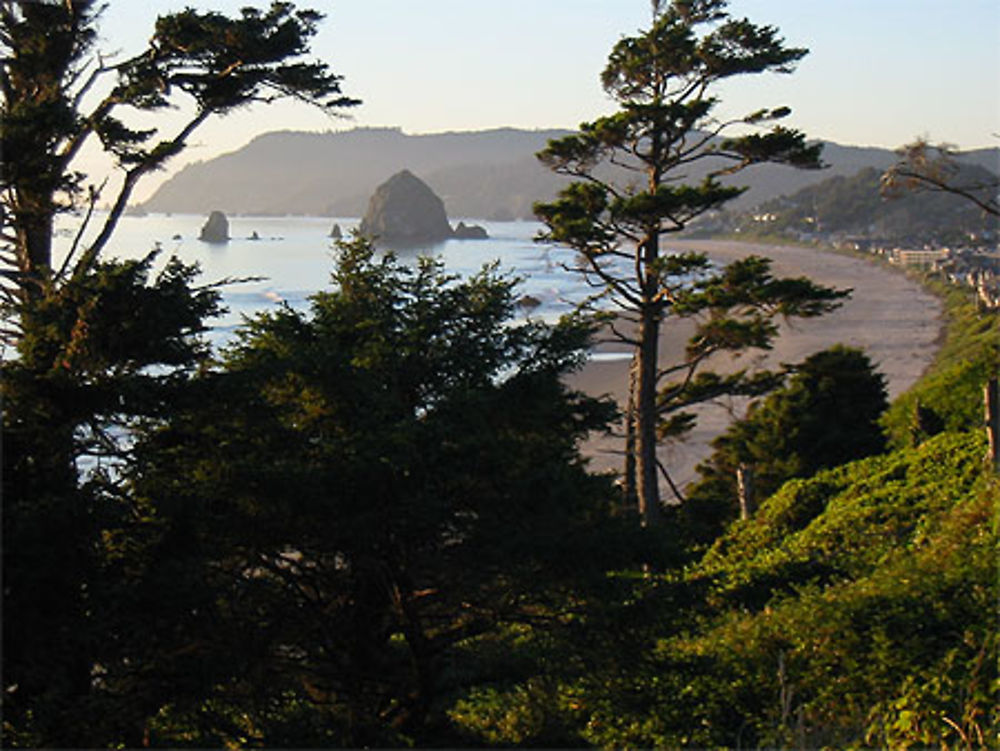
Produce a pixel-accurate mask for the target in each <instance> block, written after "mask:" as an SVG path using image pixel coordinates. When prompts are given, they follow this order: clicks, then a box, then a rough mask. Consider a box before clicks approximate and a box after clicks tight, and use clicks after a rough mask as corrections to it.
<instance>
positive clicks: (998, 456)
mask: <svg viewBox="0 0 1000 751" xmlns="http://www.w3.org/2000/svg"><path fill="white" fill-rule="evenodd" d="M983 392H984V402H985V409H986V439H987V441H988V442H989V444H988V446H989V447H988V449H987V451H988V454H987V460H988V461H989V465H990V468H991V469H992V470H993V472H994V473H996V474H1000V379H998V378H990V379H989V380H988V381H987V382H986V386H985V387H984V389H983Z"/></svg>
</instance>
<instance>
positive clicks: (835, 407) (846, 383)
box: [676, 345, 887, 544]
mask: <svg viewBox="0 0 1000 751" xmlns="http://www.w3.org/2000/svg"><path fill="white" fill-rule="evenodd" d="M790 373H791V375H790V377H789V378H788V381H787V383H786V384H785V385H784V386H782V387H781V388H779V389H777V390H776V391H775V392H773V393H772V394H770V395H769V396H768V397H767V398H766V399H763V400H761V401H759V402H756V403H754V404H751V406H750V409H749V411H748V413H747V415H746V417H744V418H742V419H740V420H737V421H735V422H734V423H733V424H732V425H731V426H730V427H729V428H728V429H727V430H726V431H725V432H724V433H723V434H722V435H720V436H719V437H718V438H716V439H715V440H714V441H713V443H712V445H713V447H714V449H715V450H714V452H713V453H712V455H711V456H710V457H709V458H708V459H707V460H706V461H705V462H703V463H702V464H701V465H700V466H699V473H700V479H699V480H698V481H697V482H696V483H694V485H693V486H692V487H690V488H688V490H687V492H686V493H685V501H684V503H683V504H681V506H680V507H679V508H677V509H676V516H677V517H678V520H679V522H680V523H681V524H683V525H684V526H685V531H686V533H687V537H688V540H687V542H688V543H689V544H691V543H696V542H697V541H702V542H711V540H713V539H715V537H717V536H718V535H719V533H721V531H722V529H723V527H724V525H726V524H728V523H729V522H731V521H733V520H734V519H736V518H737V517H738V516H739V514H740V507H739V505H738V502H737V499H738V493H739V491H738V488H737V471H738V470H740V469H741V468H742V469H743V470H744V472H745V473H746V482H747V487H746V489H745V502H746V503H749V504H750V505H751V507H752V505H753V502H754V499H763V498H767V497H768V496H770V495H771V494H772V493H774V492H775V491H776V490H777V489H778V488H780V487H781V486H782V485H783V484H784V483H785V482H786V481H787V480H791V479H792V478H795V477H811V476H812V475H814V474H815V473H816V472H818V471H819V470H821V469H826V468H829V467H836V466H838V465H840V464H845V463H846V462H849V461H852V460H854V459H860V458H863V457H865V456H870V455H872V454H878V453H881V452H882V451H884V450H885V437H884V435H883V434H882V428H881V426H880V425H879V417H880V416H881V415H882V413H883V411H884V410H885V408H886V404H887V403H886V393H885V380H884V379H883V378H882V376H881V375H880V374H879V373H877V372H875V369H874V367H873V366H872V364H871V361H870V360H869V359H868V357H867V355H865V354H864V353H863V352H861V351H860V350H857V349H851V348H848V347H844V346H843V345H837V346H835V347H831V348H830V349H828V350H824V351H823V352H818V353H816V354H814V355H811V356H809V357H808V358H806V359H805V360H804V361H803V362H801V363H799V364H797V365H793V366H791V368H790ZM749 510H750V511H751V512H752V508H750V509H749Z"/></svg>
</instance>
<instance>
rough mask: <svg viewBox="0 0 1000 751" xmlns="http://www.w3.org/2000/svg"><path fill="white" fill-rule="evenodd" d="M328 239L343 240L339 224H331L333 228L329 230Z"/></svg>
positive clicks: (342, 232)
mask: <svg viewBox="0 0 1000 751" xmlns="http://www.w3.org/2000/svg"><path fill="white" fill-rule="evenodd" d="M330 239H331V240H343V239H344V231H343V230H342V229H341V228H340V225H339V224H334V225H333V229H331V230H330Z"/></svg>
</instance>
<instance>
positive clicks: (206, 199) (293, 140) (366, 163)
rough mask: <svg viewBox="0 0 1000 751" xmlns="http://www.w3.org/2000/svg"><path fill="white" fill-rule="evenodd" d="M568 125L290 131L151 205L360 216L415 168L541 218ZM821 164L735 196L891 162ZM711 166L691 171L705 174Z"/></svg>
mask: <svg viewBox="0 0 1000 751" xmlns="http://www.w3.org/2000/svg"><path fill="white" fill-rule="evenodd" d="M567 132H568V131H561V130H538V131H528V130H517V129H513V128H500V129H495V130H486V131H476V132H451V133H435V134H426V135H408V134H406V133H403V132H402V131H401V130H399V129H395V128H357V129H354V130H348V131H341V132H328V133H303V132H291V131H282V132H274V133H267V134H264V135H262V136H258V137H257V138H255V139H254V140H253V141H251V142H250V143H249V144H247V145H246V146H244V147H243V148H241V149H239V150H237V151H234V152H231V153H229V154H224V155H222V156H220V157H217V158H215V159H211V160H209V161H205V162H198V163H195V164H191V165H188V166H187V167H185V168H184V169H182V170H181V171H180V172H178V173H177V174H176V175H174V176H173V177H172V178H171V179H170V180H168V181H167V182H165V183H164V184H163V185H162V186H161V187H160V188H159V189H158V190H157V191H156V193H154V194H153V196H152V197H150V199H149V200H148V201H147V202H146V203H145V204H143V206H142V208H143V209H145V210H147V211H154V212H177V213H204V212H206V211H208V210H211V209H219V210H221V211H225V212H227V213H231V214H308V215H325V216H360V215H361V214H362V213H364V209H365V206H366V205H367V201H368V198H369V196H370V195H371V194H372V192H373V191H374V190H375V188H376V187H377V186H378V185H380V184H381V183H382V182H384V181H385V180H386V179H387V178H388V177H389V176H391V175H393V174H395V173H396V172H398V171H399V170H401V169H404V168H405V169H409V170H410V171H412V172H414V173H415V174H416V175H418V176H419V177H420V178H421V179H422V180H424V181H425V182H426V183H427V184H428V185H429V186H430V187H431V188H432V189H433V190H434V192H435V193H437V194H438V195H439V196H441V197H442V198H443V199H444V202H445V207H446V209H447V211H448V215H449V216H451V217H453V218H463V217H472V218H482V219H514V218H524V219H527V218H532V213H531V205H532V204H533V203H534V202H535V201H538V200H543V199H546V198H550V197H552V196H554V195H555V194H556V192H558V190H559V188H560V186H561V185H562V184H564V180H563V179H562V178H560V177H558V176H556V175H553V174H552V173H550V172H549V171H548V170H546V169H545V168H543V167H542V166H541V165H539V164H538V163H537V162H536V160H535V158H534V154H535V153H536V152H538V151H539V150H540V149H541V148H542V147H543V146H545V144H546V143H547V142H548V141H549V140H550V139H552V138H557V137H560V136H563V135H565V134H566V133H567ZM824 161H825V162H826V163H827V164H828V165H829V167H828V168H827V169H825V170H822V171H800V170H795V169H791V168H788V167H783V166H779V165H762V166H760V167H756V168H754V169H753V170H750V171H748V172H747V173H745V174H744V175H741V176H738V178H737V180H736V181H735V182H737V183H738V184H747V185H751V186H752V187H751V189H750V190H749V191H748V192H747V193H746V194H745V195H744V196H742V197H741V198H740V199H739V200H738V201H737V202H735V203H734V206H735V207H736V208H740V207H742V208H748V207H749V206H752V205H754V204H757V203H760V202H762V201H766V200H768V199H770V198H774V197H775V196H780V195H787V194H790V193H793V192H795V191H797V190H799V189H801V188H803V187H804V186H807V185H812V184H814V183H816V182H819V181H821V180H823V179H825V178H828V177H831V176H836V175H852V174H854V173H856V172H857V171H858V170H860V169H862V168H865V167H873V168H875V169H884V168H885V167H887V166H889V164H891V163H892V161H893V153H892V152H891V151H888V150H886V149H876V148H861V147H854V146H840V145H837V144H832V143H830V144H827V145H826V146H825V149H824ZM703 172H704V170H701V171H700V172H699V171H696V170H692V172H691V175H689V177H690V179H695V180H696V179H699V178H700V177H701V175H702V174H703Z"/></svg>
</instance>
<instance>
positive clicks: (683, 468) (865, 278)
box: [570, 240, 943, 497]
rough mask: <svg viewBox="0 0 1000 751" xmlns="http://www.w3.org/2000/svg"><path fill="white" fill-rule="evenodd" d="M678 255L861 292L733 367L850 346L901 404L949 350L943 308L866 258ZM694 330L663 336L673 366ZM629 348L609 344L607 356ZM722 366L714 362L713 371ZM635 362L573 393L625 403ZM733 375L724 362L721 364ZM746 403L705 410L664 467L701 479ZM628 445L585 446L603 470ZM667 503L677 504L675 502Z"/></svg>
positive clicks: (586, 374)
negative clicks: (765, 265)
mask: <svg viewBox="0 0 1000 751" xmlns="http://www.w3.org/2000/svg"><path fill="white" fill-rule="evenodd" d="M668 247H669V248H671V249H676V250H682V249H683V250H695V251H698V252H703V253H706V254H707V255H708V256H709V257H710V258H712V259H713V260H716V261H718V262H721V263H728V262H729V261H732V260H735V259H737V258H742V257H744V256H747V255H762V256H766V257H768V258H770V259H771V261H772V270H773V273H774V274H775V276H792V277H797V276H808V277H809V278H811V279H812V280H813V281H815V282H818V283H821V284H826V285H829V286H833V287H837V288H845V287H849V288H851V289H853V290H854V292H853V294H852V295H851V297H850V298H849V299H848V300H847V301H846V302H845V303H844V305H843V306H842V307H841V308H840V309H838V310H837V311H835V312H833V313H830V314H828V315H826V316H822V317H820V318H816V319H809V320H799V321H793V322H791V323H789V324H782V327H781V335H780V336H779V337H778V338H777V339H776V341H775V344H774V348H773V349H772V350H770V351H769V352H766V353H756V352H755V353H749V354H747V355H744V356H743V357H742V358H740V359H738V360H737V361H735V364H733V365H730V366H729V367H750V366H759V367H775V366H777V365H778V364H780V363H792V362H798V361H800V360H803V359H804V358H805V357H807V356H809V355H810V354H812V353H814V352H818V351H820V350H823V349H826V348H827V347H830V346H832V345H834V344H838V343H843V344H846V345H848V346H852V347H857V348H859V349H862V350H864V351H865V352H866V353H867V354H868V356H869V357H870V358H871V360H872V362H873V363H874V365H875V366H876V368H877V369H878V370H879V372H881V373H882V374H883V376H885V379H886V387H887V390H888V392H889V398H890V399H893V398H895V397H896V396H898V395H899V394H901V393H902V392H904V391H905V390H906V389H908V388H909V387H910V386H912V385H913V383H914V382H916V380H917V379H918V378H919V377H920V376H921V374H922V373H923V372H924V371H925V370H926V369H927V367H928V366H929V365H930V363H931V361H932V360H933V358H934V355H935V353H936V352H937V350H938V348H939V346H940V343H941V330H942V326H943V322H942V320H941V314H942V305H941V302H940V301H939V300H938V299H937V298H936V297H935V296H934V295H933V294H931V293H930V292H928V291H926V290H925V289H923V288H922V287H921V286H920V285H919V284H918V283H917V282H915V281H913V280H912V279H909V278H908V277H906V276H905V275H904V274H901V273H899V272H897V271H894V270H891V269H887V268H884V267H882V266H879V265H877V264H875V263H872V262H869V261H868V260H866V259H864V258H859V257H855V256H850V255H845V254H840V253H834V252H830V251H824V250H817V249H814V248H806V247H801V246H795V245H767V244H762V243H743V242H733V241H724V240H690V241H684V242H670V243H669V244H668ZM688 330H689V327H688V326H685V325H684V324H683V323H681V322H671V321H669V319H668V321H667V322H666V325H665V326H664V327H663V333H662V334H661V338H660V350H661V352H660V359H661V362H662V363H663V364H667V363H670V362H671V361H674V362H676V360H673V358H675V357H677V356H678V355H679V353H680V352H681V351H682V350H683V347H684V344H685V342H686V340H687V331H688ZM601 349H611V350H621V349H622V347H621V346H620V345H619V346H609V345H599V346H598V350H599V351H600V350H601ZM713 364H714V363H713ZM628 366H629V363H628V361H627V360H610V361H608V360H605V361H593V362H590V363H588V364H587V365H586V366H585V367H584V368H583V370H582V371H581V372H580V373H578V374H576V375H574V376H573V377H572V379H571V381H570V383H571V385H572V386H574V387H575V388H579V389H581V390H582V391H585V392H586V393H588V394H592V395H595V396H598V395H609V396H612V397H613V398H614V399H615V400H616V401H618V403H619V404H624V402H625V398H626V396H627V387H628ZM717 367H719V368H720V369H725V368H726V367H727V365H726V364H725V362H724V361H722V362H720V363H719V365H718V366H717ZM744 408H745V404H743V403H740V402H739V401H737V400H733V401H730V402H729V403H728V404H725V405H721V406H716V405H704V406H703V407H702V408H700V409H699V410H697V411H698V415H699V420H698V425H697V426H696V427H695V429H694V431H692V433H691V435H690V436H689V438H688V439H687V440H686V441H685V442H684V443H681V444H675V445H669V446H664V447H662V448H661V449H660V451H659V454H660V459H661V461H662V462H663V463H664V466H666V467H667V468H668V470H669V471H670V473H671V476H672V477H673V479H674V481H675V482H676V483H677V484H678V485H679V486H681V487H683V486H684V485H686V484H688V483H689V482H691V481H692V480H693V479H695V478H696V477H697V473H696V471H695V467H696V466H697V464H698V463H699V462H700V461H701V460H702V459H704V458H705V457H706V456H708V454H709V453H710V451H711V448H710V445H709V444H710V443H711V440H712V439H713V438H714V437H715V436H717V435H719V434H720V433H721V432H722V431H723V430H725V428H726V427H727V426H728V425H729V423H730V422H731V421H732V420H733V419H734V418H736V417H739V416H741V415H742V413H743V409H744ZM621 450H622V441H621V439H620V438H614V437H600V438H594V439H592V440H591V441H589V442H588V444H587V445H586V446H585V453H586V454H587V455H588V456H589V457H591V466H592V468H593V469H595V470H609V469H619V468H620V465H621V459H620V452H621ZM664 497H669V495H665V496H664Z"/></svg>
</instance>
